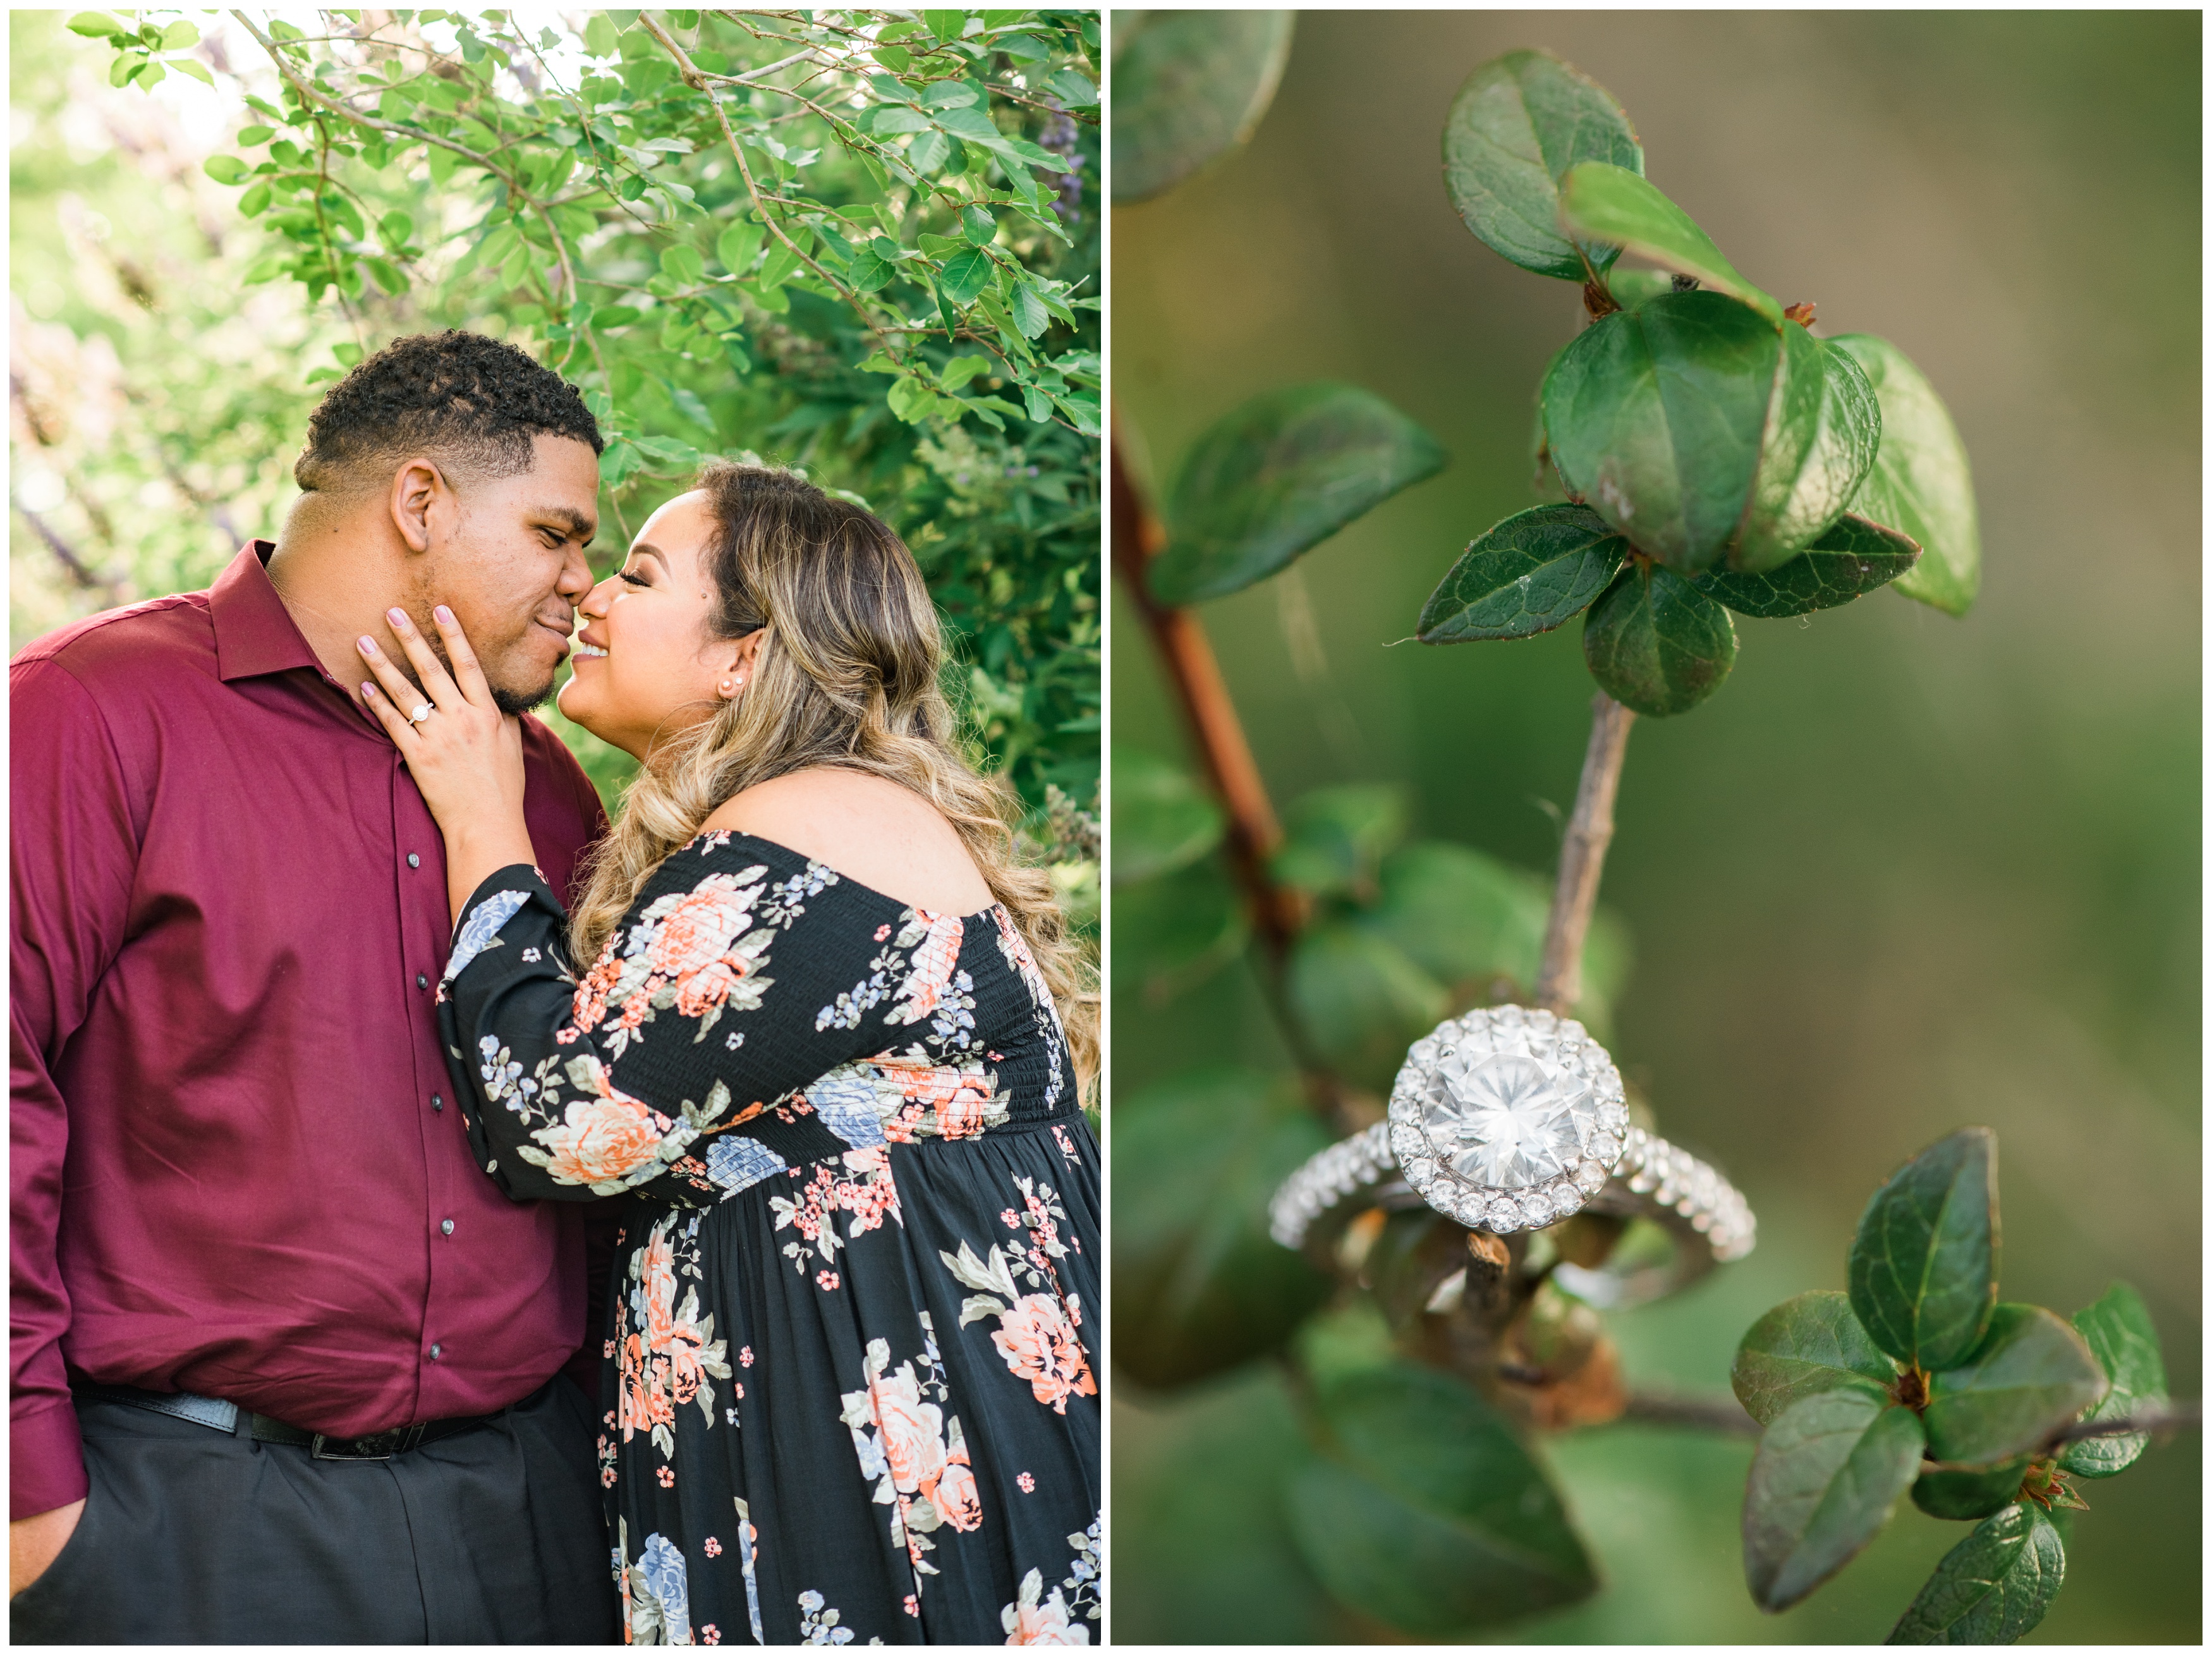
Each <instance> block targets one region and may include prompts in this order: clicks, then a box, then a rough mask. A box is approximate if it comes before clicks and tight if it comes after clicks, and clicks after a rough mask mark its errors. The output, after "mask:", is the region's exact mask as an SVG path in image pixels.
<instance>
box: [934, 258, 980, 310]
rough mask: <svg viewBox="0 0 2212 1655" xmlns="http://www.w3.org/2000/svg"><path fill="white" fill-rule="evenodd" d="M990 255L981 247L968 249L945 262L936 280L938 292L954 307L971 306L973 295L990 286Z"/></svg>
mask: <svg viewBox="0 0 2212 1655" xmlns="http://www.w3.org/2000/svg"><path fill="white" fill-rule="evenodd" d="M991 274H992V265H991V255H990V254H989V253H986V252H984V251H983V249H982V248H981V247H970V248H969V249H968V250H967V251H966V252H965V253H954V254H953V255H952V256H951V258H950V259H946V260H945V265H944V268H943V270H942V271H939V275H938V278H937V287H938V291H939V292H940V293H942V294H943V295H945V297H946V298H947V299H950V300H951V301H952V302H953V303H954V304H956V305H966V304H972V303H974V302H975V295H977V294H979V293H981V291H982V290H983V289H985V288H987V287H988V286H990V285H991Z"/></svg>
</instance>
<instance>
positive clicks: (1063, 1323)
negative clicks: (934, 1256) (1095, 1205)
mask: <svg viewBox="0 0 2212 1655" xmlns="http://www.w3.org/2000/svg"><path fill="white" fill-rule="evenodd" d="M1014 1184H1015V1187H1016V1188H1017V1189H1018V1190H1020V1191H1021V1195H1022V1208H1023V1210H1022V1211H1019V1212H1016V1211H1014V1210H1013V1209H1012V1208H1009V1209H1008V1215H1009V1216H1011V1217H1012V1219H1013V1220H1014V1227H1016V1228H1018V1229H1020V1230H1023V1231H1025V1232H1027V1234H1028V1237H1029V1239H1028V1241H1027V1242H1026V1244H1025V1243H1024V1242H1023V1241H1020V1240H1011V1241H1005V1242H997V1243H994V1244H993V1245H992V1247H991V1248H990V1250H988V1251H987V1252H985V1253H981V1254H980V1255H979V1254H978V1253H977V1252H976V1251H975V1249H973V1248H972V1247H970V1246H969V1244H967V1243H966V1242H965V1241H963V1242H962V1243H961V1244H960V1250H959V1251H958V1252H957V1253H947V1252H939V1254H938V1256H939V1258H941V1259H943V1260H944V1261H945V1268H946V1269H949V1270H951V1272H952V1275H953V1278H954V1280H956V1281H958V1282H959V1283H960V1284H961V1285H962V1286H963V1287H969V1288H971V1289H973V1290H974V1293H973V1296H972V1297H970V1298H969V1299H968V1301H967V1302H966V1303H965V1304H964V1305H962V1306H961V1308H960V1325H961V1326H962V1327H963V1328H964V1327H966V1326H967V1325H968V1324H969V1323H970V1322H975V1321H981V1320H982V1319H983V1318H984V1317H997V1318H998V1320H999V1326H998V1329H997V1330H996V1331H995V1332H994V1333H993V1334H992V1335H991V1342H992V1343H993V1344H994V1345H995V1346H996V1347H997V1348H998V1351H999V1354H1000V1357H1001V1358H1002V1359H1004V1360H1005V1362H1006V1368H1007V1371H1008V1372H1011V1373H1012V1375H1013V1376H1014V1377H1015V1378H1018V1379H1020V1380H1023V1381H1024V1382H1026V1383H1027V1384H1028V1385H1029V1387H1030V1395H1031V1396H1034V1397H1036V1400H1037V1401H1038V1402H1042V1403H1043V1404H1044V1405H1045V1406H1046V1407H1047V1408H1049V1409H1052V1410H1053V1412H1054V1413H1055V1414H1065V1413H1066V1412H1067V1399H1068V1398H1069V1397H1070V1396H1097V1394H1098V1381H1097V1377H1096V1376H1095V1375H1094V1374H1093V1373H1092V1372H1091V1355H1090V1353H1089V1352H1088V1351H1087V1350H1085V1348H1084V1345H1083V1339H1082V1336H1081V1334H1080V1332H1079V1329H1080V1328H1081V1327H1082V1325H1083V1303H1082V1300H1081V1299H1079V1298H1078V1297H1076V1296H1075V1295H1074V1294H1073V1293H1062V1292H1060V1281H1059V1277H1058V1275H1057V1273H1056V1272H1055V1271H1054V1268H1053V1261H1054V1259H1056V1258H1064V1257H1066V1256H1067V1251H1068V1248H1067V1245H1066V1243H1065V1242H1063V1241H1061V1240H1060V1230H1061V1227H1062V1226H1065V1225H1066V1222H1067V1211H1066V1208H1064V1207H1062V1206H1061V1205H1060V1197H1059V1196H1058V1195H1057V1194H1056V1193H1055V1192H1054V1190H1053V1189H1052V1188H1051V1186H1049V1185H1048V1184H1042V1183H1038V1181H1037V1180H1036V1179H1034V1178H1029V1177H1017V1178H1015V1180H1014ZM1024 1285H1026V1286H1028V1287H1033V1288H1042V1289H1043V1291H1042V1292H1030V1293H1025V1292H1024V1291H1023V1288H1024Z"/></svg>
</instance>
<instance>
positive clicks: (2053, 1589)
mask: <svg viewBox="0 0 2212 1655" xmlns="http://www.w3.org/2000/svg"><path fill="white" fill-rule="evenodd" d="M2065 1579H2066V1547H2065V1544H2064V1542H2062V1541H2061V1540H2060V1539H2059V1537H2058V1530H2057V1529H2056V1528H2054V1527H2053V1526H2051V1519H2050V1518H2048V1517H2046V1516H2045V1514H2044V1513H2043V1512H2041V1511H2040V1510H2039V1509H2038V1508H2037V1507H2035V1506H2008V1507H2007V1508H2006V1509H2005V1510H2003V1511H2002V1512H1998V1513H1997V1514H1996V1516H1995V1517H1992V1518H1990V1519H1989V1520H1988V1521H1987V1522H1985V1523H1984V1524H1982V1525H1981V1526H1980V1527H1978V1528H1977V1529H1976V1530H1974V1531H1973V1532H1972V1534H1970V1535H1968V1536H1966V1538H1965V1539H1964V1540H1962V1541H1960V1542H1959V1543H1958V1544H1957V1545H1955V1546H1954V1547H1953V1548H1952V1549H1950V1551H1949V1552H1948V1553H1947V1554H1945V1555H1944V1558H1943V1561H1942V1562H1941V1563H1938V1564H1937V1565H1936V1573H1934V1574H1932V1575H1930V1576H1929V1577H1928V1584H1927V1585H1924V1586H1923V1587H1921V1589H1920V1592H1919V1595H1918V1596H1917V1597H1914V1598H1913V1600H1912V1604H1911V1608H1909V1609H1906V1610H1905V1615H1904V1617H1903V1618H1902V1619H1900V1620H1899V1622H1898V1623H1897V1626H1896V1628H1895V1629H1894V1630H1893V1631H1892V1632H1891V1634H1889V1636H1888V1638H1887V1640H1885V1641H1886V1642H1888V1643H1893V1644H2014V1643H2018V1642H2019V1641H2020V1640H2021V1639H2022V1638H2023V1637H2025V1636H2027V1634H2029V1633H2030V1632H2033V1630H2034V1629H2035V1628H2036V1625H2037V1623H2038V1622H2040V1621H2041V1620H2042V1619H2043V1616H2044V1612H2045V1610H2046V1609H2049V1608H2050V1607H2051V1599H2052V1598H2054V1597H2057V1595H2058V1588H2059V1587H2060V1585H2063V1583H2064V1581H2065Z"/></svg>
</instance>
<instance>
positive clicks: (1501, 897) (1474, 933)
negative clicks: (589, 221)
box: [1364, 843, 1551, 999]
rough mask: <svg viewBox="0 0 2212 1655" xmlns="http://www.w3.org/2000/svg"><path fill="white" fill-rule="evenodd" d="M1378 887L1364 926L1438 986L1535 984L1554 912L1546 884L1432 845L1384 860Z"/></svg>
mask: <svg viewBox="0 0 2212 1655" xmlns="http://www.w3.org/2000/svg"><path fill="white" fill-rule="evenodd" d="M1378 884H1379V885H1380V887H1381V889H1380V893H1379V896H1378V898H1377V900H1376V905H1375V907H1374V909H1373V910H1371V911H1370V913H1369V914H1368V915H1367V916H1366V917H1365V920H1364V924H1365V925H1366V926H1367V928H1369V929H1370V930H1371V931H1373V932H1374V933H1375V934H1376V935H1378V936H1380V937H1383V938H1384V939H1385V940H1388V941H1389V942H1391V943H1392V944H1394V945H1395V946H1397V947H1398V948H1399V949H1400V950H1401V952H1403V953H1404V954H1405V955H1406V957H1407V958H1408V959H1410V960H1412V961H1413V964H1416V965H1418V966H1419V967H1420V968H1421V970H1424V971H1425V972H1427V973H1428V974H1429V975H1430V976H1431V977H1434V978H1435V979H1436V980H1437V982H1438V983H1443V984H1446V985H1447V986H1452V985H1457V984H1462V983H1470V984H1474V985H1476V986H1477V987H1479V988H1481V989H1487V988H1488V987H1489V986H1490V983H1492V980H1493V979H1495V978H1498V977H1504V978H1506V979H1508V980H1509V981H1510V982H1511V983H1514V984H1516V986H1520V987H1525V986H1527V985H1528V983H1531V982H1533V981H1534V977H1535V974H1536V964H1537V961H1538V958H1539V957H1540V956H1541V952H1542V950H1543V946H1544V928H1545V924H1546V922H1547V919H1548V917H1549V915H1550V911H1551V904H1550V901H1549V899H1548V897H1547V895H1546V893H1545V889H1544V882H1543V881H1542V880H1541V879H1537V878H1536V877H1534V875H1533V874H1529V873H1523V872H1522V871H1521V870H1520V869H1518V868H1514V867H1507V866H1506V865H1505V864H1504V863H1503V862H1501V861H1498V860H1496V859H1495V858H1494V857H1490V856H1486V855H1483V854H1482V853H1481V852H1480V851H1479V850H1470V849H1468V848H1467V847H1466V846H1464V845H1455V844H1445V843H1427V844H1413V845H1407V847H1405V849H1402V850H1395V851H1393V852H1391V853H1390V854H1389V855H1387V856H1385V857H1384V858H1383V865H1382V867H1381V869H1380V870H1379V874H1378ZM1481 997H1482V998H1484V999H1487V998H1488V995H1482V996H1481Z"/></svg>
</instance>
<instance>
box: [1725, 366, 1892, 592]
mask: <svg viewBox="0 0 2212 1655" xmlns="http://www.w3.org/2000/svg"><path fill="white" fill-rule="evenodd" d="M1880 442H1881V409H1880V408H1879V407H1878V406H1877V405H1875V395H1874V387H1873V386H1870V385H1869V384H1868V383H1867V378H1866V375H1865V374H1863V373H1862V372H1861V371H1860V369H1859V365H1858V363H1857V362H1856V361H1854V360H1853V359H1852V357H1851V356H1850V353H1849V352H1847V351H1843V350H1837V349H1835V347H1833V346H1832V345H1830V344H1826V343H1824V342H1823V341H1821V340H1819V339H1816V338H1814V337H1813V336H1812V335H1811V334H1810V333H1808V332H1806V331H1805V330H1804V329H1803V328H1802V327H1800V326H1798V325H1797V324H1796V323H1795V322H1791V323H1789V324H1788V325H1786V326H1784V328H1783V330H1782V356H1781V360H1780V362H1778V363H1777V365H1776V370H1775V377H1774V399H1773V401H1772V402H1771V403H1770V404H1769V405H1768V406H1767V411H1766V429H1765V434H1764V435H1763V436H1762V437H1761V439H1760V443H1759V468H1758V470H1757V471H1756V472H1753V474H1752V480H1751V498H1750V499H1749V500H1748V501H1747V502H1746V503H1745V506H1744V512H1743V522H1742V524H1741V526H1739V527H1738V529H1737V530H1736V534H1735V539H1734V540H1733V541H1731V542H1730V543H1729V559H1728V560H1729V567H1730V568H1731V569H1742V570H1745V571H1747V572H1748V573H1752V574H1757V573H1759V572H1760V571H1762V570H1765V569H1772V568H1774V567H1775V566H1776V565H1777V564H1779V563H1786V562H1788V561H1789V560H1790V558H1792V557H1796V555H1797V554H1798V553H1799V552H1801V551H1804V550H1805V548H1806V547H1808V546H1809V545H1813V544H1814V542H1815V541H1817V540H1818V539H1819V538H1820V537H1821V536H1822V535H1823V534H1825V533H1826V532H1827V531H1828V530H1829V529H1830V528H1832V527H1833V526H1834V525H1835V523H1836V520H1838V518H1840V517H1841V516H1842V515H1843V514H1844V507H1845V506H1846V505H1848V504H1849V503H1850V499H1851V496H1853V495H1855V494H1857V492H1858V490H1859V486H1860V485H1861V484H1863V483H1864V482H1865V481H1866V478H1867V474H1868V472H1870V471H1872V470H1873V469H1874V458H1875V447H1876V445H1877V444H1879V443H1880Z"/></svg>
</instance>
